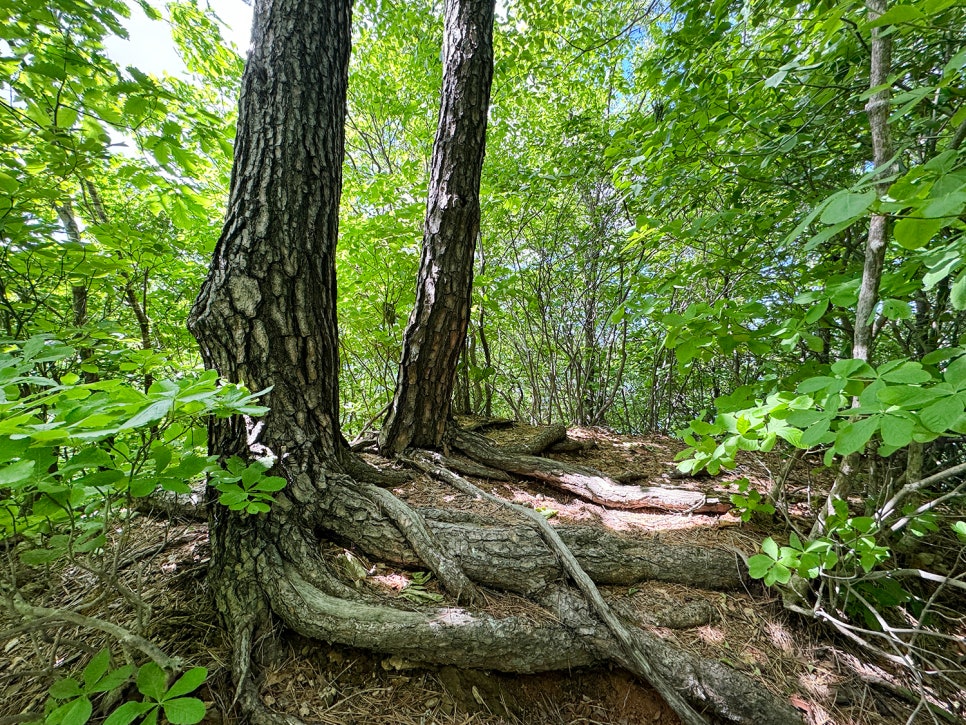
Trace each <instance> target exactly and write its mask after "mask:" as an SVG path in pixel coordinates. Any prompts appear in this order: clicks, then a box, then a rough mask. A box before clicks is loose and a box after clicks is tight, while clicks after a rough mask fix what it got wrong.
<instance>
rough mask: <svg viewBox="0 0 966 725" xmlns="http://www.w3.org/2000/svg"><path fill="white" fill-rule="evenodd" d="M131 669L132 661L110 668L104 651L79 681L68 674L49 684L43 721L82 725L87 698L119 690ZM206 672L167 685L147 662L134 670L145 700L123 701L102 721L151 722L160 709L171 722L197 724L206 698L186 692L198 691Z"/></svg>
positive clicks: (89, 706) (108, 724) (110, 724)
mask: <svg viewBox="0 0 966 725" xmlns="http://www.w3.org/2000/svg"><path fill="white" fill-rule="evenodd" d="M134 673H135V668H134V667H133V666H132V665H125V666H123V667H118V668H115V669H111V653H110V651H109V650H108V649H106V648H105V649H102V650H101V651H100V652H98V653H97V654H96V655H95V656H94V658H93V659H92V660H91V661H90V662H89V663H88V665H87V667H85V668H84V670H83V672H82V673H81V680H80V681H78V680H76V679H74V678H73V677H68V678H65V679H63V680H58V681H57V682H55V683H54V684H53V685H52V686H51V687H50V691H49V694H50V699H49V700H48V701H47V710H48V713H47V716H46V717H45V718H44V720H43V725H84V723H86V722H88V721H89V720H90V718H91V715H92V713H93V710H94V705H93V702H92V701H91V696H92V695H96V694H100V693H106V692H112V691H115V690H118V689H120V688H121V687H123V686H124V685H125V684H127V683H128V682H130V680H131V678H132V676H134ZM207 676H208V670H206V669H205V668H204V667H195V668H193V669H190V670H188V671H187V672H186V673H184V674H183V675H182V676H181V677H180V678H179V679H178V680H177V682H175V683H174V684H173V685H171V687H168V675H167V674H166V673H165V672H164V670H162V669H161V668H160V667H158V665H156V664H155V663H154V662H148V663H147V664H145V665H143V666H142V667H141V668H140V669H139V670H137V679H136V685H137V689H138V692H139V693H140V694H141V695H142V696H143V698H144V699H143V700H141V701H136V700H132V701H129V702H125V703H123V704H122V705H120V706H119V707H117V708H116V709H115V710H114V711H113V712H112V713H111V714H110V715H108V717H107V719H106V720H105V721H104V723H105V725H130V723H133V722H134V721H136V720H139V719H140V721H141V722H142V723H143V724H144V725H155V723H157V721H158V713H159V712H163V713H164V716H165V718H167V720H168V722H170V723H172V725H194V724H195V723H198V722H201V720H202V719H203V718H204V716H205V704H204V702H202V701H201V700H199V699H198V698H196V697H185V695H188V694H190V693H191V692H193V691H195V690H196V689H198V687H199V686H200V685H201V684H202V683H203V682H204V681H205V678H206V677H207ZM58 703H59V704H58Z"/></svg>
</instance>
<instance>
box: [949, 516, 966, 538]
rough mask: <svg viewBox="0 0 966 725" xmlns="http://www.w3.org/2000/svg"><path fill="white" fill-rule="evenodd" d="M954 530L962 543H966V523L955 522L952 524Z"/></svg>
mask: <svg viewBox="0 0 966 725" xmlns="http://www.w3.org/2000/svg"><path fill="white" fill-rule="evenodd" d="M952 530H953V531H955V532H956V536H958V537H959V540H960V541H966V521H957V522H955V523H954V524H952Z"/></svg>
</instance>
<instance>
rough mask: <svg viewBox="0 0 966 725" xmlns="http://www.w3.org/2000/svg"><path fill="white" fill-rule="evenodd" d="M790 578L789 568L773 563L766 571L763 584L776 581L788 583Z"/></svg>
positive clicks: (770, 583)
mask: <svg viewBox="0 0 966 725" xmlns="http://www.w3.org/2000/svg"><path fill="white" fill-rule="evenodd" d="M791 578H792V572H791V570H790V569H789V568H788V567H787V566H785V565H784V564H775V566H773V567H772V569H771V571H770V572H768V576H766V577H765V584H768V585H769V586H770V585H772V584H774V583H775V582H778V583H779V584H788V582H789V581H790V580H791Z"/></svg>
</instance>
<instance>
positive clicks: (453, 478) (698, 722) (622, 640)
mask: <svg viewBox="0 0 966 725" xmlns="http://www.w3.org/2000/svg"><path fill="white" fill-rule="evenodd" d="M408 460H409V462H410V463H412V464H413V465H415V466H417V467H418V468H420V469H421V470H423V471H425V472H427V473H430V474H431V475H434V476H437V477H438V478H441V479H442V480H444V481H446V482H447V483H449V484H451V485H453V486H455V487H456V488H458V489H459V490H460V491H463V492H464V493H469V494H471V495H473V496H476V497H478V498H485V499H487V500H489V501H493V502H495V503H498V504H500V505H502V506H505V507H506V508H508V509H510V510H511V511H514V512H516V513H518V514H519V515H520V516H522V517H524V518H525V519H527V520H529V521H530V522H531V523H532V524H533V525H534V526H535V527H536V529H537V530H538V531H539V532H540V537H541V538H542V539H543V540H544V541H545V542H546V543H547V545H548V546H549V547H550V548H551V549H552V550H553V552H554V553H555V554H556V555H557V557H558V558H559V559H560V561H561V562H562V563H563V566H564V569H566V571H567V573H568V574H569V575H570V577H571V578H572V579H573V580H574V583H575V584H576V585H577V588H578V589H580V591H581V592H583V594H584V596H585V597H586V598H587V601H588V602H589V603H590V604H591V606H592V607H593V609H594V612H595V613H596V614H597V616H598V617H600V619H601V620H602V621H603V622H604V624H605V625H606V627H607V629H608V630H609V631H610V633H611V635H613V637H614V639H616V640H617V641H618V643H619V644H620V647H621V650H622V651H623V654H624V657H625V658H626V659H627V661H628V662H629V663H632V664H633V666H634V670H633V671H634V672H636V673H638V674H640V675H642V676H643V677H644V678H645V679H646V680H647V681H648V682H650V683H651V685H653V686H654V688H655V689H656V690H657V691H658V692H659V693H660V694H661V696H662V697H663V698H664V699H665V701H667V703H668V704H669V705H670V706H671V707H672V708H674V711H675V712H676V713H677V714H678V716H679V717H680V718H681V720H683V721H684V722H685V723H687V724H688V725H702V724H703V723H704V722H705V720H704V718H703V717H701V715H700V714H698V713H697V712H696V711H695V710H694V709H693V708H692V707H691V706H690V705H689V704H688V702H687V701H686V700H685V699H684V698H683V697H682V696H681V695H680V693H679V691H678V690H677V689H676V688H674V687H673V686H672V685H671V684H670V683H669V682H668V681H667V680H666V679H665V678H664V677H662V676H661V675H660V674H658V673H657V672H656V671H655V670H654V667H653V666H652V664H651V663H650V661H649V660H648V658H647V657H646V655H645V654H644V653H643V652H641V651H640V649H639V648H638V647H637V646H636V645H635V643H634V641H633V639H632V637H631V634H630V632H629V631H628V629H627V628H626V627H625V626H624V624H623V623H622V622H621V621H620V620H619V619H618V618H617V617H616V616H614V613H613V612H612V611H611V609H610V607H608V606H607V603H606V602H605V601H604V598H603V597H602V596H601V595H600V591H599V590H598V589H597V586H596V585H595V584H594V582H593V581H592V580H591V578H590V577H589V576H587V573H586V572H585V571H584V570H583V569H581V568H580V564H579V563H578V562H577V559H575V558H574V555H573V553H572V552H571V551H570V549H568V548H567V545H566V544H565V543H564V542H563V540H562V539H561V538H560V535H559V534H557V532H556V531H554V529H553V527H552V526H550V524H549V523H547V520H546V519H545V518H544V517H543V516H542V515H540V514H539V513H537V512H536V511H533V510H532V509H528V508H526V507H524V506H520V505H519V504H515V503H512V502H510V501H504V500H502V499H500V498H498V497H496V496H494V495H493V494H490V493H486V492H485V491H483V490H482V489H480V488H477V487H476V486H474V485H473V484H471V483H470V482H469V481H467V480H465V479H462V478H460V477H459V476H457V475H456V474H454V473H453V472H452V471H448V470H446V469H445V468H442V467H440V466H435V465H433V464H432V463H430V462H429V461H427V460H425V459H420V458H411V459H408Z"/></svg>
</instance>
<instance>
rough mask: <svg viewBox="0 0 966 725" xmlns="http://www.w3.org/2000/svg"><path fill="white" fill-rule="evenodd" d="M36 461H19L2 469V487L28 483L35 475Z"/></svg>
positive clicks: (0, 477)
mask: <svg viewBox="0 0 966 725" xmlns="http://www.w3.org/2000/svg"><path fill="white" fill-rule="evenodd" d="M33 470H34V461H17V462H16V463H11V464H10V465H9V466H4V467H3V468H0V486H10V485H12V484H14V483H20V482H21V481H26V480H27V479H28V478H30V476H31V475H32V474H33Z"/></svg>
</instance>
